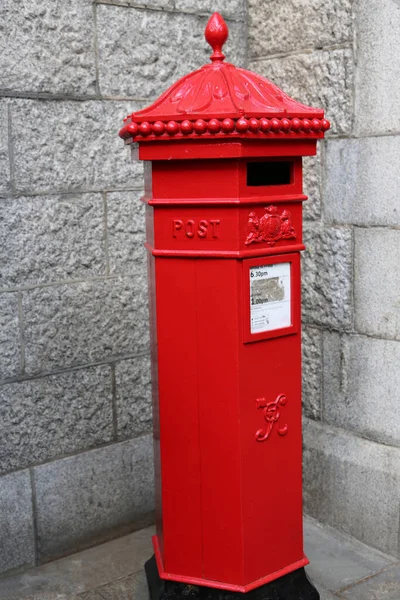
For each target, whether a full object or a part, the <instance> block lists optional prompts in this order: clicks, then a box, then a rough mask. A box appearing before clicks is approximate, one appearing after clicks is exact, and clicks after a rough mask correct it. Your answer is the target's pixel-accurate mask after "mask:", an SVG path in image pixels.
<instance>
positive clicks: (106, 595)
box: [97, 571, 149, 600]
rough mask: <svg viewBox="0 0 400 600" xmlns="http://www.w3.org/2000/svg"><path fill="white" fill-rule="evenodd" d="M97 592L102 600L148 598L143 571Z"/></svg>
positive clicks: (140, 599) (144, 599)
mask: <svg viewBox="0 0 400 600" xmlns="http://www.w3.org/2000/svg"><path fill="white" fill-rule="evenodd" d="M97 592H98V593H99V595H100V599H102V600H147V598H148V597H149V588H148V586H147V579H146V574H145V572H144V571H143V572H142V573H137V574H136V575H130V576H129V577H125V578H124V579H119V580H118V581H114V582H112V583H109V584H108V585H105V586H102V587H101V588H98V590H97Z"/></svg>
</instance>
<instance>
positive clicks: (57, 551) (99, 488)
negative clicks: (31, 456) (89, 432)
mask: <svg viewBox="0 0 400 600" xmlns="http://www.w3.org/2000/svg"><path fill="white" fill-rule="evenodd" d="M152 443H153V442H152V436H150V435H149V436H143V437H140V438H137V439H135V440H131V441H128V442H123V443H120V444H114V445H113V446H109V447H107V448H101V449H98V450H91V451H89V452H85V453H83V454H80V455H77V456H73V457H70V458H65V459H62V460H58V461H55V462H53V463H49V464H46V465H42V466H39V467H36V468H35V469H34V476H35V484H36V494H37V506H38V510H37V526H38V536H39V548H38V551H39V559H40V560H41V561H45V560H48V559H50V558H54V557H55V556H57V555H61V554H65V553H67V552H73V551H75V550H78V549H79V548H83V547H85V546H88V545H89V544H94V543H95V542H96V541H97V542H100V541H102V540H104V539H106V538H107V537H111V536H114V537H115V536H116V535H118V533H122V531H125V532H127V531H129V530H132V529H134V527H135V525H136V526H137V525H138V524H139V523H140V522H141V521H143V519H145V518H146V517H148V515H149V513H151V511H152V510H153V505H154V501H153V461H152Z"/></svg>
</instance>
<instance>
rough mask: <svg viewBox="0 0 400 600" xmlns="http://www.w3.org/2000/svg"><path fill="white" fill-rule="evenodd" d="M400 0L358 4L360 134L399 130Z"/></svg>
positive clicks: (357, 125)
mask: <svg viewBox="0 0 400 600" xmlns="http://www.w3.org/2000/svg"><path fill="white" fill-rule="evenodd" d="M399 44H400V4H399V3H398V2H397V0H396V1H393V0H380V1H379V2H370V1H369V0H361V1H360V2H359V3H358V6H357V78H356V105H355V128H356V133H358V134H370V133H386V132H394V131H395V132H398V131H399V130H400V114H399V111H398V110H396V106H398V105H399V103H400V78H399V74H398V60H399V59H398V48H399Z"/></svg>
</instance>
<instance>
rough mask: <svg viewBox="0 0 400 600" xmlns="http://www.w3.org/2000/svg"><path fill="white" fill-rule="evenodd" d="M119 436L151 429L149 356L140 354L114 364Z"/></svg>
mask: <svg viewBox="0 0 400 600" xmlns="http://www.w3.org/2000/svg"><path fill="white" fill-rule="evenodd" d="M115 389H116V399H117V422H118V437H120V438H126V437H133V436H135V435H139V434H141V433H146V432H148V431H151V429H152V418H151V417H152V412H151V373H150V357H149V356H138V357H136V358H132V359H131V360H123V361H121V362H119V363H117V364H116V366H115Z"/></svg>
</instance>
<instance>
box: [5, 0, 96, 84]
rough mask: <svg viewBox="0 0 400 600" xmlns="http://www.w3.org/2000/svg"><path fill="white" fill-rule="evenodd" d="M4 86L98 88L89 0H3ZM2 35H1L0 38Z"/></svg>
mask: <svg viewBox="0 0 400 600" xmlns="http://www.w3.org/2000/svg"><path fill="white" fill-rule="evenodd" d="M0 22H1V23H2V26H3V29H4V33H6V32H8V33H9V35H0V71H1V76H2V83H1V86H2V87H3V88H5V89H8V90H16V91H20V92H24V91H30V92H31V91H34V92H51V93H63V94H71V95H72V94H94V93H95V91H96V70H95V57H94V32H93V16H92V9H91V2H87V1H84V2H82V0H69V2H68V3H65V2H51V1H46V2H43V1H41V0H21V1H20V2H18V3H15V2H14V1H13V0H3V2H2V3H1V13H0ZM1 40H2V41H1Z"/></svg>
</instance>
